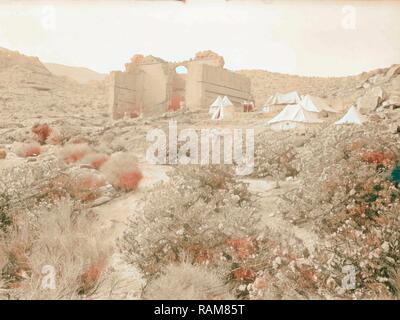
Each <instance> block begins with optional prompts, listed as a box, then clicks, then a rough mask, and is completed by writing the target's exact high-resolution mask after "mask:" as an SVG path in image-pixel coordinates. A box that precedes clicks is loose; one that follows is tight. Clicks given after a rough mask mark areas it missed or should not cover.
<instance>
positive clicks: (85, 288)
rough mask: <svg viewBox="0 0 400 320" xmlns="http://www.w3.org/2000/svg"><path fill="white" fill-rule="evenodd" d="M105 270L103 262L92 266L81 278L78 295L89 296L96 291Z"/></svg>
mask: <svg viewBox="0 0 400 320" xmlns="http://www.w3.org/2000/svg"><path fill="white" fill-rule="evenodd" d="M103 269H104V263H103V262H102V261H97V262H94V263H92V264H90V265H89V267H88V268H87V269H86V271H85V272H84V273H83V274H82V275H81V276H80V284H81V286H80V288H79V289H78V293H79V294H88V293H90V292H91V291H92V290H93V289H95V287H96V285H97V283H98V280H99V278H100V276H101V273H102V272H103Z"/></svg>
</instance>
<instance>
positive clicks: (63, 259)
mask: <svg viewBox="0 0 400 320" xmlns="http://www.w3.org/2000/svg"><path fill="white" fill-rule="evenodd" d="M31 214H32V216H33V218H31V219H29V220H25V221H21V224H20V225H19V228H18V230H17V231H15V232H14V233H13V236H12V238H11V239H9V240H7V242H6V247H7V248H15V249H13V251H12V252H13V255H10V254H8V255H6V261H5V262H4V261H3V262H2V260H4V254H3V255H2V254H1V252H2V250H1V249H2V248H4V246H3V247H0V263H1V264H0V267H1V266H2V275H3V277H2V281H3V282H5V285H6V286H5V290H3V292H1V293H2V294H3V295H4V296H7V297H9V298H11V299H79V298H82V297H88V296H91V295H93V294H95V293H96V290H97V288H98V285H99V283H100V282H101V281H102V276H103V271H104V267H105V266H106V263H107V261H108V257H109V256H110V254H111V246H110V245H109V244H108V243H107V242H106V241H104V234H103V233H101V232H100V231H98V230H97V229H95V228H93V223H94V219H95V217H94V216H93V215H89V214H88V213H86V212H84V211H79V210H76V209H74V204H73V203H72V202H71V201H68V200H63V201H60V202H58V203H57V204H56V205H54V206H51V207H50V208H47V207H39V208H37V209H35V210H34V211H32V212H31ZM20 239H24V240H25V242H21V240H20ZM33 239H34V241H33ZM13 243H15V245H13ZM20 243H22V244H23V245H20ZM28 249H29V250H28ZM9 251H10V250H8V251H6V252H9ZM2 256H3V258H1V257H2ZM46 268H51V269H50V270H53V271H54V273H53V274H52V273H51V272H50V275H51V276H53V279H54V281H55V282H54V284H55V287H54V288H48V287H46V286H44V282H43V281H44V279H46V276H47V275H49V271H48V270H49V269H46ZM5 272H7V274H8V275H9V276H10V277H9V278H8V279H7V278H4V274H5ZM3 286H4V285H3Z"/></svg>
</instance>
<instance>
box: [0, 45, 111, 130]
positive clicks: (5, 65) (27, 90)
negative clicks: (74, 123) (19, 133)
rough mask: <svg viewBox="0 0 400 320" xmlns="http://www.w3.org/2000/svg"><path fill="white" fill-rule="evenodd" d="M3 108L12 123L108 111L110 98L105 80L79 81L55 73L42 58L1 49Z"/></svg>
mask: <svg viewBox="0 0 400 320" xmlns="http://www.w3.org/2000/svg"><path fill="white" fill-rule="evenodd" d="M0 108H1V113H0V120H1V121H2V122H5V123H8V122H15V121H16V120H17V119H22V120H23V119H26V118H30V117H32V118H33V117H38V118H39V117H46V116H49V117H59V116H63V115H66V114H74V115H76V114H87V113H90V112H91V111H93V112H105V111H106V109H107V99H106V95H105V90H104V85H103V84H102V83H98V84H90V85H89V84H88V85H82V84H79V83H77V82H75V81H72V80H69V79H67V78H65V77H59V76H56V75H53V74H52V73H51V72H50V71H49V70H48V69H47V68H46V67H45V66H44V65H43V64H42V63H41V62H40V60H39V59H38V58H35V57H28V56H25V55H23V54H20V53H19V52H14V51H10V50H7V49H1V50H0ZM28 115H29V116H28ZM3 125H4V123H3Z"/></svg>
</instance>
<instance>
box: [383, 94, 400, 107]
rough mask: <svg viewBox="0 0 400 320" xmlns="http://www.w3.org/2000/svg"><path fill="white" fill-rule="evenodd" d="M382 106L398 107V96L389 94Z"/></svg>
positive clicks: (399, 104) (399, 103)
mask: <svg viewBox="0 0 400 320" xmlns="http://www.w3.org/2000/svg"><path fill="white" fill-rule="evenodd" d="M382 106H383V107H386V108H387V107H390V106H393V107H396V108H398V107H400V96H390V97H389V98H388V99H387V100H386V101H384V102H383V103H382Z"/></svg>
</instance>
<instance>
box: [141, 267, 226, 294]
mask: <svg viewBox="0 0 400 320" xmlns="http://www.w3.org/2000/svg"><path fill="white" fill-rule="evenodd" d="M143 298H144V299H146V300H147V299H148V300H221V299H233V295H231V294H230V293H229V290H228V287H227V286H226V284H225V283H224V281H223V279H221V278H220V277H219V276H218V275H217V274H216V272H215V271H212V270H210V269H209V268H207V267H206V266H203V265H201V266H199V265H197V266H194V265H193V264H191V263H188V262H182V263H179V264H171V265H168V266H166V267H165V269H163V271H162V274H161V275H160V276H158V277H157V278H155V279H154V280H152V281H151V282H150V283H149V284H148V285H147V286H146V287H145V289H144V293H143Z"/></svg>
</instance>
